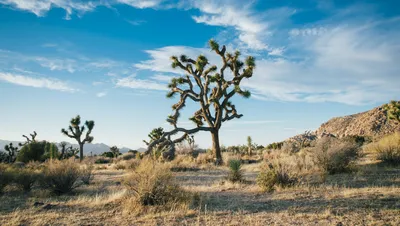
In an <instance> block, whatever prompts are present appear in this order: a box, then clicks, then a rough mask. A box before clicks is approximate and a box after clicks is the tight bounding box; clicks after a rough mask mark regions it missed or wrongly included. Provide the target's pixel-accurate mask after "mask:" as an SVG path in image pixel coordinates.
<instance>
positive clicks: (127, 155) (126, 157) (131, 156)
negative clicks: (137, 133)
mask: <svg viewBox="0 0 400 226" xmlns="http://www.w3.org/2000/svg"><path fill="white" fill-rule="evenodd" d="M134 158H136V154H134V153H131V152H128V153H125V154H122V155H120V156H118V159H122V160H131V159H134Z"/></svg>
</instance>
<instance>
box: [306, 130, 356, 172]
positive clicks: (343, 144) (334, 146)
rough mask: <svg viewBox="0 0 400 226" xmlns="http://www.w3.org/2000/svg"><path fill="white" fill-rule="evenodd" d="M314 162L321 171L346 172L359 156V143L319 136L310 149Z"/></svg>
mask: <svg viewBox="0 0 400 226" xmlns="http://www.w3.org/2000/svg"><path fill="white" fill-rule="evenodd" d="M311 152H312V153H311V155H312V159H313V162H314V164H315V165H316V166H317V167H318V168H319V169H320V170H322V172H323V173H328V174H335V173H342V172H348V171H349V170H351V168H352V166H354V161H355V160H356V159H357V157H358V156H359V145H358V144H357V143H354V142H350V141H346V140H341V139H336V138H332V137H325V138H321V139H320V140H318V141H317V142H316V145H315V147H314V148H312V150H311Z"/></svg>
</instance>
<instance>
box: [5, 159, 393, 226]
mask: <svg viewBox="0 0 400 226" xmlns="http://www.w3.org/2000/svg"><path fill="white" fill-rule="evenodd" d="M258 168H259V167H258V165H257V164H252V165H245V166H244V169H243V170H244V174H245V178H246V181H247V182H246V183H242V184H232V183H230V182H227V181H226V180H224V177H225V176H226V174H227V172H228V169H227V168H226V167H220V168H215V167H214V168H210V169H205V170H199V171H196V172H192V171H190V172H176V173H174V175H175V176H176V178H177V180H178V182H179V184H181V185H182V187H183V188H184V189H185V190H189V191H192V192H195V193H198V194H199V197H200V200H199V201H198V202H199V203H198V205H197V206H196V207H194V208H192V209H189V210H185V211H182V210H176V211H168V212H159V213H151V214H142V215H139V216H135V215H131V214H129V213H126V211H124V209H123V205H121V203H122V202H123V201H124V198H125V197H126V196H125V193H126V191H125V189H124V186H123V185H122V184H121V180H122V178H123V177H124V175H125V174H126V173H127V171H128V170H116V169H113V168H112V167H111V166H109V167H108V169H97V170H95V176H94V181H93V183H92V184H91V185H86V186H81V187H79V188H77V189H76V191H75V192H74V193H73V194H69V195H63V196H53V195H50V194H49V193H48V192H46V191H42V190H38V189H34V190H33V191H31V192H30V193H28V194H23V195H21V191H16V190H13V188H11V189H9V190H8V191H6V193H5V194H3V195H2V196H0V203H1V204H0V225H400V217H399V216H400V169H396V168H385V167H379V166H370V165H368V166H364V167H362V168H361V169H360V170H359V171H358V172H355V173H351V174H339V175H332V176H328V177H327V179H326V181H325V183H319V184H315V183H312V180H309V181H307V180H306V181H305V182H304V183H302V184H300V185H298V186H296V187H293V188H286V189H280V190H277V191H275V192H273V193H263V192H261V191H260V189H259V188H258V186H257V185H256V183H255V178H256V176H257V173H258Z"/></svg>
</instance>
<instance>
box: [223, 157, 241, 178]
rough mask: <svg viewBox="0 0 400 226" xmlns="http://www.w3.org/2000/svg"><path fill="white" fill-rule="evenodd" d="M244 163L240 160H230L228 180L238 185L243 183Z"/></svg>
mask: <svg viewBox="0 0 400 226" xmlns="http://www.w3.org/2000/svg"><path fill="white" fill-rule="evenodd" d="M241 168H242V163H241V161H240V160H239V159H231V160H229V174H228V178H227V179H228V180H229V181H231V182H233V183H236V182H241V181H243V172H242V169H241Z"/></svg>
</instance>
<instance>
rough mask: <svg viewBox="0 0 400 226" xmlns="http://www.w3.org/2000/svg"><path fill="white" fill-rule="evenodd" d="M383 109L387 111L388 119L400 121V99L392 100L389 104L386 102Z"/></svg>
mask: <svg viewBox="0 0 400 226" xmlns="http://www.w3.org/2000/svg"><path fill="white" fill-rule="evenodd" d="M383 109H384V110H385V111H386V114H387V118H388V119H390V120H394V121H397V122H398V123H400V101H395V100H392V101H390V103H389V104H385V105H384V106H383Z"/></svg>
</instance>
